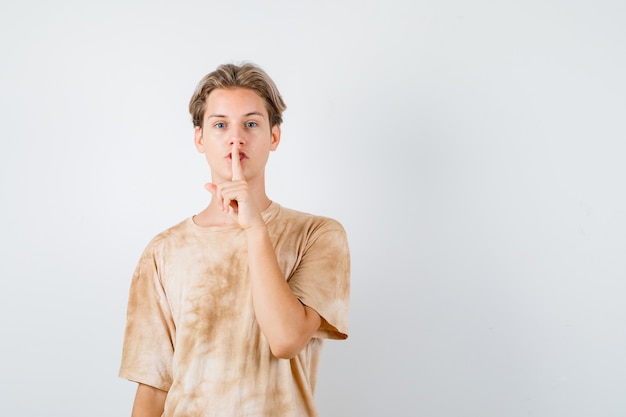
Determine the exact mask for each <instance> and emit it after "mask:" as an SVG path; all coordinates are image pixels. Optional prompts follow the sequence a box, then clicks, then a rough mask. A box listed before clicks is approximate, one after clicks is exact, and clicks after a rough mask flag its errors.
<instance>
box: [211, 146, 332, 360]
mask: <svg viewBox="0 0 626 417" xmlns="http://www.w3.org/2000/svg"><path fill="white" fill-rule="evenodd" d="M232 154H233V155H238V154H239V149H238V145H237V143H233V145H232ZM232 171H233V173H232V181H230V182H226V183H223V184H220V185H219V186H217V185H214V184H208V187H207V189H208V190H209V191H211V193H212V194H213V195H214V197H215V198H216V199H217V200H218V201H219V204H220V205H221V207H222V210H224V211H227V212H228V213H229V214H230V215H231V217H232V218H233V220H235V221H236V222H237V223H238V224H239V225H240V226H241V227H242V228H243V230H244V231H245V233H246V236H247V241H248V262H249V278H250V281H251V285H252V301H253V306H254V312H255V315H256V319H257V321H258V323H259V326H260V327H261V331H262V332H263V334H264V335H265V337H266V339H267V340H268V342H269V345H270V348H271V350H272V353H273V354H274V356H276V357H279V358H283V359H289V358H293V357H294V356H296V355H297V354H298V353H300V351H301V350H302V348H304V347H305V346H306V345H307V344H308V343H309V341H310V340H311V337H313V334H314V333H315V331H316V330H317V329H318V328H319V327H320V324H321V321H322V319H321V317H320V316H319V314H318V313H317V312H316V311H315V310H313V309H312V308H310V307H307V306H305V305H303V304H302V303H301V302H300V300H299V299H298V298H297V297H296V296H295V295H294V293H293V291H292V290H291V288H290V287H289V284H288V283H287V281H286V280H285V277H284V275H283V273H282V271H281V270H280V267H279V265H278V260H277V259H276V253H275V252H274V247H273V246H272V242H271V240H270V238H269V234H268V231H267V227H266V225H265V222H264V221H263V217H262V216H261V212H260V211H259V210H258V208H257V207H256V205H255V202H254V199H253V198H252V195H251V192H250V190H249V188H248V183H247V182H246V180H245V178H244V175H243V169H242V167H241V163H240V161H239V158H238V157H236V156H235V157H233V158H232Z"/></svg>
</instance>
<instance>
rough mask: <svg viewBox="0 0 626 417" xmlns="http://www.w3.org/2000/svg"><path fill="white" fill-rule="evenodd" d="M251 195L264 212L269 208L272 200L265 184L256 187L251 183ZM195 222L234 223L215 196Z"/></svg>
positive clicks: (200, 224)
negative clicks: (266, 191)
mask: <svg viewBox="0 0 626 417" xmlns="http://www.w3.org/2000/svg"><path fill="white" fill-rule="evenodd" d="M249 186H250V196H251V197H252V200H253V202H254V205H255V207H257V209H258V210H259V211H260V212H262V211H264V210H265V209H267V208H268V207H269V206H270V204H271V202H272V200H270V199H269V197H268V196H267V194H266V193H265V184H261V185H260V186H256V187H254V186H253V184H250V183H249ZM194 222H195V223H196V224H197V225H199V226H224V225H227V224H232V223H233V220H232V219H231V217H230V216H229V215H228V214H227V213H225V212H223V211H222V207H221V206H220V205H219V204H218V202H217V200H216V199H215V198H211V202H210V203H209V205H208V206H207V207H206V208H205V209H204V210H202V211H201V212H200V213H198V215H196V216H194Z"/></svg>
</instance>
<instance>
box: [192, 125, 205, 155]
mask: <svg viewBox="0 0 626 417" xmlns="http://www.w3.org/2000/svg"><path fill="white" fill-rule="evenodd" d="M193 143H194V144H195V145H196V149H197V150H198V152H200V153H204V143H203V142H202V128H201V127H200V126H196V127H195V128H194V129H193Z"/></svg>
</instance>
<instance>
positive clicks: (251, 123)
mask: <svg viewBox="0 0 626 417" xmlns="http://www.w3.org/2000/svg"><path fill="white" fill-rule="evenodd" d="M257 126H258V124H257V122H246V127H257Z"/></svg>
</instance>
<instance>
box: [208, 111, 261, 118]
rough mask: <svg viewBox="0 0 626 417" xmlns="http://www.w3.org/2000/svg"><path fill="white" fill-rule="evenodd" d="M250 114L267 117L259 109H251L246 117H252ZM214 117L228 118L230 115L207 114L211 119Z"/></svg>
mask: <svg viewBox="0 0 626 417" xmlns="http://www.w3.org/2000/svg"><path fill="white" fill-rule="evenodd" d="M250 116H261V118H265V116H264V115H263V113H261V112H258V111H251V112H250V113H246V114H244V117H250ZM212 117H216V118H226V117H228V116H226V115H225V114H211V115H209V116H207V119H210V118H212Z"/></svg>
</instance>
